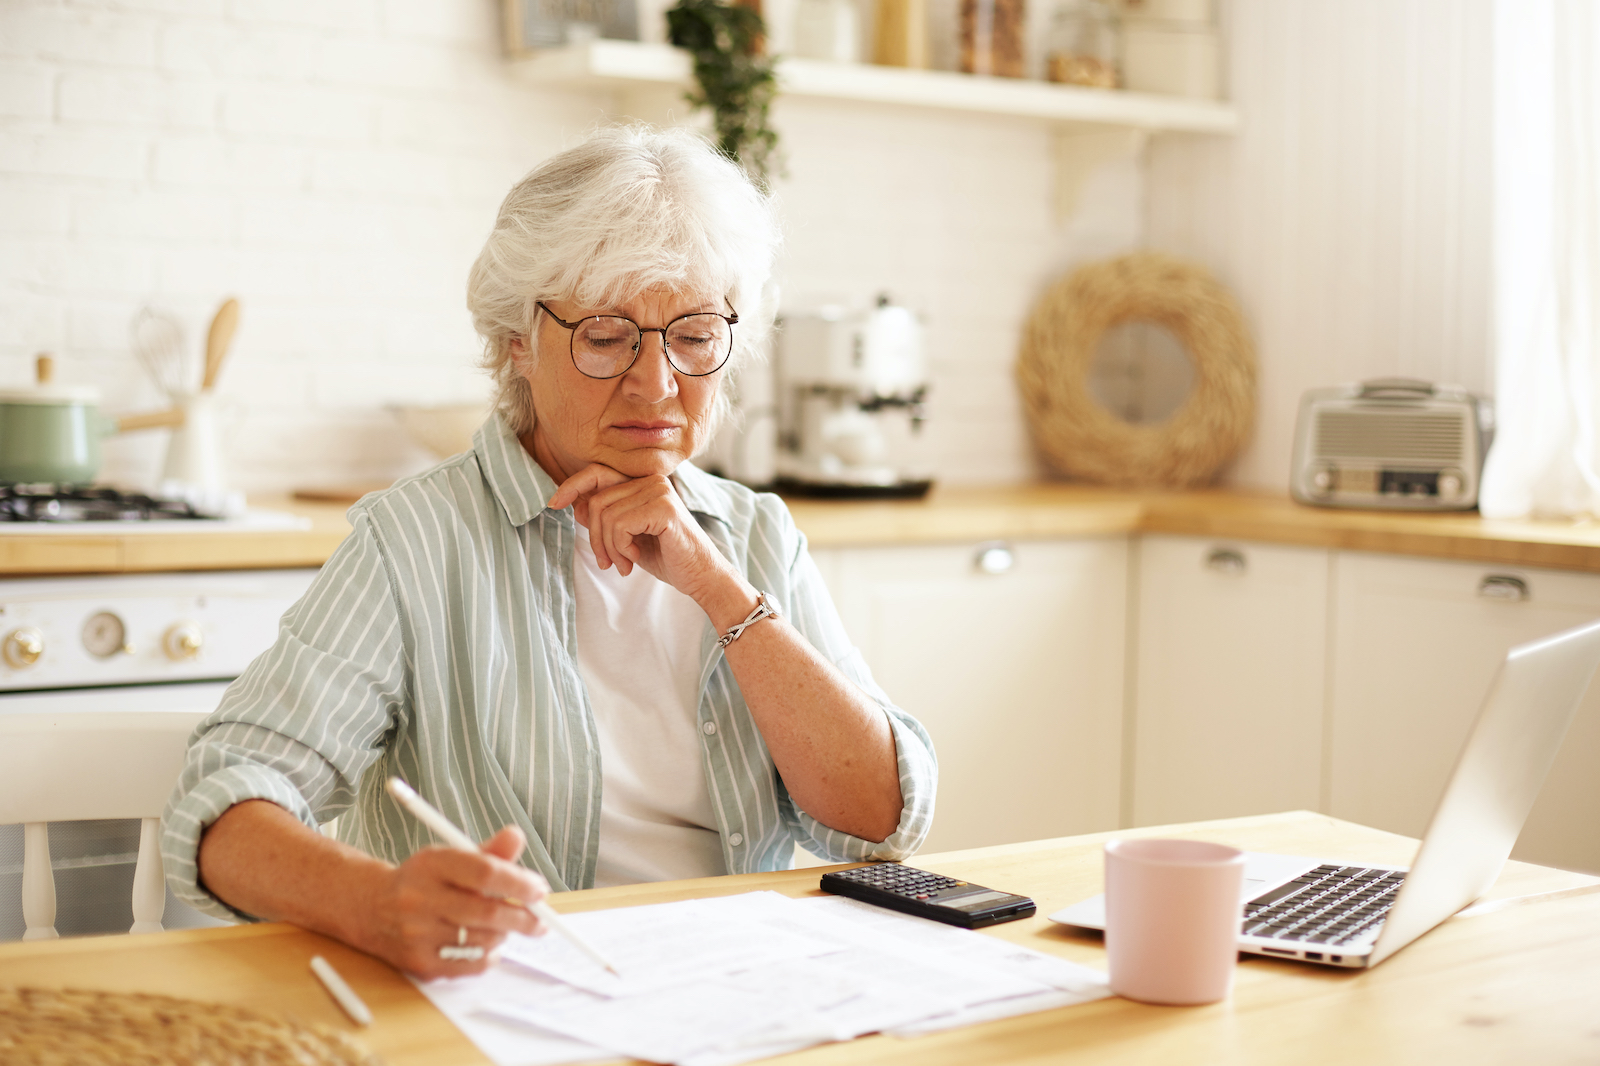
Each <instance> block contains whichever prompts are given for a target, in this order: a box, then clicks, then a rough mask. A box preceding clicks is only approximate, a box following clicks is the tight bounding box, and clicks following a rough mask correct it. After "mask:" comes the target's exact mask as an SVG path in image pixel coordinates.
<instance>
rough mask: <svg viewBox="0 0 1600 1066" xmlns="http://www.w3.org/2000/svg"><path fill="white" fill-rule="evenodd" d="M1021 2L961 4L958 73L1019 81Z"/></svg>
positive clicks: (1001, 0)
mask: <svg viewBox="0 0 1600 1066" xmlns="http://www.w3.org/2000/svg"><path fill="white" fill-rule="evenodd" d="M1026 18H1027V10H1026V8H1025V7H1024V4H1023V0H961V69H962V70H964V71H966V72H967V73H968V74H998V75H1000V76H1001V77H1006V78H1020V77H1023V75H1024V74H1025V71H1024V69H1023V67H1024V62H1025V60H1024V56H1023V49H1022V34H1023V24H1024V21H1025V20H1026Z"/></svg>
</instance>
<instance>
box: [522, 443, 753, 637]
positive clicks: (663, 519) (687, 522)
mask: <svg viewBox="0 0 1600 1066" xmlns="http://www.w3.org/2000/svg"><path fill="white" fill-rule="evenodd" d="M568 505H571V506H572V508H573V511H574V512H575V513H576V515H577V518H578V521H579V522H581V523H583V526H584V528H585V529H587V530H588V531H589V543H590V545H591V546H592V547H593V548H594V556H595V561H596V562H598V563H599V564H600V569H602V570H604V569H606V568H607V567H610V566H615V567H616V568H617V572H618V573H620V574H622V575H623V576H624V577H626V576H627V575H628V574H631V573H632V572H633V568H634V566H636V565H637V566H642V567H644V569H645V571H646V572H647V573H649V574H651V575H653V576H654V577H655V578H657V579H658V580H660V581H664V582H666V583H667V584H668V585H671V586H672V587H673V588H675V589H677V590H678V591H679V592H681V593H683V594H684V595H686V596H689V597H691V598H692V599H695V600H697V601H699V600H702V599H703V597H704V596H705V594H706V592H707V591H708V590H709V587H710V586H711V585H712V584H713V583H718V584H721V585H727V584H728V583H729V579H730V578H735V575H734V573H733V570H732V567H731V566H730V565H729V563H728V561H727V560H726V559H724V558H723V557H722V553H721V552H719V551H718V550H717V547H716V545H715V544H713V543H711V539H710V538H709V537H707V536H706V534H705V531H704V530H702V529H701V528H700V523H698V522H696V521H695V519H694V515H692V514H690V513H689V508H688V507H686V506H684V503H683V499H682V498H681V497H679V495H678V491H677V489H675V488H674V487H673V485H672V481H671V479H670V478H668V477H666V476H664V475H661V474H650V475H647V476H645V477H635V478H630V477H628V476H627V475H626V474H622V473H619V472H617V471H616V470H613V469H612V468H611V467H609V466H605V465H603V464H601V463H590V464H589V465H588V466H586V467H584V468H583V469H582V470H580V471H578V472H577V473H576V474H574V475H572V476H571V477H569V478H568V479H567V480H566V481H564V482H562V484H561V487H560V488H559V489H557V490H556V494H555V495H554V496H552V497H551V498H550V503H549V506H551V507H553V508H556V509H557V510H559V509H561V508H563V507H566V506H568ZM702 606H704V604H703V603H702Z"/></svg>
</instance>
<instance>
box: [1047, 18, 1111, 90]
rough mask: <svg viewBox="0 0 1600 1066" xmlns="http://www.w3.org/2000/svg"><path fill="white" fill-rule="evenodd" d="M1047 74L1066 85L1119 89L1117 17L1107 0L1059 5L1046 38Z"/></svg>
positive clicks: (1053, 79) (1051, 78)
mask: <svg viewBox="0 0 1600 1066" xmlns="http://www.w3.org/2000/svg"><path fill="white" fill-rule="evenodd" d="M1044 62H1045V77H1046V78H1048V79H1049V80H1051V81H1055V82H1061V83H1062V84H1064V85H1087V86H1091V87H1093V88H1096V89H1115V88H1116V87H1117V85H1118V84H1119V83H1120V82H1119V79H1118V77H1117V19H1116V15H1115V13H1114V12H1113V11H1112V10H1111V5H1110V4H1109V3H1107V2H1106V0H1068V2H1066V3H1063V4H1061V5H1060V6H1058V7H1057V8H1056V11H1055V15H1054V17H1053V18H1052V19H1051V21H1050V35H1049V37H1048V38H1047V39H1046V41H1045V58H1044Z"/></svg>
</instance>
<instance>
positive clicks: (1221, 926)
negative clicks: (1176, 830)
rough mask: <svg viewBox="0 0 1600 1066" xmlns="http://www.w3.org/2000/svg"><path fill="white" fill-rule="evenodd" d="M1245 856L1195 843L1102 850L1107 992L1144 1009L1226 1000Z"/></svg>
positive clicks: (1123, 843)
mask: <svg viewBox="0 0 1600 1066" xmlns="http://www.w3.org/2000/svg"><path fill="white" fill-rule="evenodd" d="M1243 886H1244V852H1242V851H1240V850H1239V849H1238V848H1230V847H1227V846H1225V845H1222V844H1207V843H1204V842H1202V841H1198V840H1113V841H1111V842H1110V843H1109V844H1107V845H1106V955H1107V957H1108V959H1109V963H1110V967H1111V991H1112V992H1114V993H1116V994H1117V995H1119V996H1126V997H1127V998H1128V999H1137V1000H1140V1001H1142V1002H1145V1003H1170V1004H1190V1003H1215V1002H1216V1001H1217V1000H1219V999H1226V998H1228V993H1229V991H1230V990H1231V989H1232V988H1233V970H1234V965H1235V963H1236V961H1237V958H1238V951H1239V947H1238V945H1239V925H1240V920H1241V914H1242V907H1241V904H1240V899H1239V897H1240V892H1241V890H1242V888H1243Z"/></svg>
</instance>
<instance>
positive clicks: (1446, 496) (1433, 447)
mask: <svg viewBox="0 0 1600 1066" xmlns="http://www.w3.org/2000/svg"><path fill="white" fill-rule="evenodd" d="M1294 438H1295V439H1294V467H1293V470H1292V472H1291V474H1290V491H1291V492H1292V493H1293V495H1294V498H1295V499H1297V500H1299V501H1300V502H1301V503H1310V504H1316V505H1318V506H1321V507H1382V508H1392V509H1395V510H1407V511H1469V510H1471V509H1472V508H1474V507H1476V506H1477V505H1478V477H1479V475H1480V474H1481V473H1482V472H1483V457H1484V455H1485V454H1486V453H1487V452H1488V450H1489V442H1490V441H1491V440H1493V438H1494V408H1493V407H1492V406H1491V404H1490V402H1489V401H1488V400H1487V399H1485V398H1483V397H1481V396H1474V395H1472V394H1471V393H1468V392H1467V391H1466V390H1465V389H1461V388H1458V387H1456V386H1451V385H1432V384H1429V383H1428V382H1426V381H1415V380H1412V379H1410V378H1379V379H1376V380H1373V381H1366V382H1363V383H1361V384H1360V385H1345V386H1341V387H1339V388H1333V389H1313V390H1311V391H1310V392H1308V393H1306V394H1305V397H1304V399H1302V400H1301V401H1300V417H1299V421H1298V422H1297V423H1296V425H1295V434H1294Z"/></svg>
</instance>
